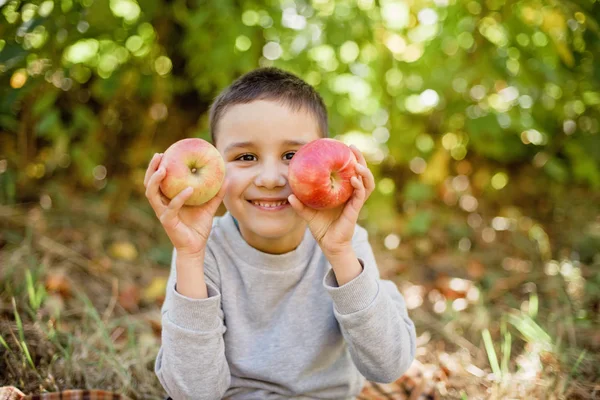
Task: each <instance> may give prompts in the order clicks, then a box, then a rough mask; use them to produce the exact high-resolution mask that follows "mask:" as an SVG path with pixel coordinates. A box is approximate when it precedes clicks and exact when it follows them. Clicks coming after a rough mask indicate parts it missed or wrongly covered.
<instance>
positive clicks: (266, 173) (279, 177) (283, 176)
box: [254, 161, 287, 189]
mask: <svg viewBox="0 0 600 400" xmlns="http://www.w3.org/2000/svg"><path fill="white" fill-rule="evenodd" d="M286 182H287V165H285V164H283V163H281V162H278V161H270V162H263V163H262V164H261V166H260V171H259V172H258V174H257V175H256V178H255V180H254V183H255V184H256V186H262V187H264V188H266V189H273V188H276V187H282V186H285V184H286Z"/></svg>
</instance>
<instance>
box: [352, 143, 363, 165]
mask: <svg viewBox="0 0 600 400" xmlns="http://www.w3.org/2000/svg"><path fill="white" fill-rule="evenodd" d="M350 149H351V150H352V152H353V153H354V156H355V157H356V161H357V162H358V163H359V164H360V165H364V166H365V167H366V166H367V161H366V160H365V157H364V156H363V154H362V152H361V151H360V150H359V149H358V147H356V146H355V145H353V144H351V145H350Z"/></svg>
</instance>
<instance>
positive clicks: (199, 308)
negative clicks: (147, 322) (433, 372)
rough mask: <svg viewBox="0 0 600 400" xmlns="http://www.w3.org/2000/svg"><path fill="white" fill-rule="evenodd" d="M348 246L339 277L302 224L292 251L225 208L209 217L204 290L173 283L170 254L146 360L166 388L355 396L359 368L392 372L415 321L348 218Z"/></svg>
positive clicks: (248, 395) (407, 350) (178, 394)
mask: <svg viewBox="0 0 600 400" xmlns="http://www.w3.org/2000/svg"><path fill="white" fill-rule="evenodd" d="M352 245H353V248H354V251H355V253H356V255H357V257H358V259H359V262H360V263H361V265H362V266H363V271H362V273H361V274H360V275H359V276H358V277H356V278H355V279H354V280H352V281H350V282H348V283H347V284H345V285H343V286H341V287H338V285H337V282H336V279H335V275H334V274H333V270H332V269H331V265H330V264H329V262H328V261H327V259H326V258H325V256H324V255H323V252H322V251H321V249H320V248H319V246H318V245H317V243H316V241H315V240H314V238H313V236H312V235H311V233H310V231H309V230H308V229H306V232H305V235H304V238H303V240H302V242H301V243H300V245H299V246H298V247H297V248H296V249H295V250H293V251H291V252H289V253H285V254H280V255H273V254H267V253H263V252H261V251H259V250H257V249H255V248H253V247H251V246H250V245H249V244H248V243H246V241H245V240H244V239H243V237H242V236H241V234H240V232H239V230H238V228H237V226H236V224H235V220H234V219H233V217H232V216H231V214H229V213H226V214H225V215H224V216H223V217H215V220H214V223H213V228H212V231H211V234H210V238H209V241H208V244H207V247H206V255H205V261H204V271H205V277H206V284H207V289H208V296H209V297H208V298H207V299H191V298H187V297H185V296H182V295H181V294H179V293H178V292H177V288H176V275H175V274H176V268H175V258H176V257H177V255H176V252H174V253H173V261H172V264H171V274H170V277H169V281H168V284H167V293H166V298H165V302H164V304H163V306H162V345H161V347H160V350H159V352H158V355H157V358H156V363H155V373H156V375H157V376H158V379H159V381H160V383H161V384H162V386H163V388H164V389H165V390H166V392H167V393H168V394H169V396H171V397H172V398H173V399H174V400H182V399H194V400H200V399H221V398H227V399H235V400H237V399H267V400H268V399H291V398H293V399H354V398H355V397H356V396H357V395H358V394H359V393H360V391H361V389H362V386H363V384H364V383H365V378H367V379H369V380H371V381H376V382H392V381H394V380H396V379H397V378H399V377H400V376H401V375H402V374H403V373H404V372H405V371H406V370H407V369H408V367H409V366H410V364H411V362H412V361H413V359H414V356H415V327H414V325H413V322H412V321H411V320H410V318H409V317H408V313H407V311H406V305H405V302H404V298H403V297H402V295H401V294H400V293H399V291H398V289H397V287H396V285H395V284H394V283H392V282H390V281H386V280H382V279H380V277H379V271H378V269H377V265H376V263H375V258H374V256H373V251H372V249H371V246H370V245H369V241H368V237H367V232H366V230H365V229H364V228H362V227H360V226H358V225H357V226H356V229H355V231H354V236H353V239H352Z"/></svg>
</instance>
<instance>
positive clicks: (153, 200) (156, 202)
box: [146, 167, 169, 216]
mask: <svg viewBox="0 0 600 400" xmlns="http://www.w3.org/2000/svg"><path fill="white" fill-rule="evenodd" d="M164 177H165V169H164V167H160V168H159V169H158V171H156V172H155V173H153V174H152V176H151V177H150V180H149V181H148V185H147V186H146V197H147V198H148V201H149V202H150V205H151V206H152V208H153V209H154V211H155V212H156V215H157V216H159V215H161V214H162V213H163V212H164V208H165V206H166V204H168V203H169V202H168V201H167V202H165V201H163V200H162V198H161V196H164V195H163V194H162V193H161V192H160V188H159V185H160V182H161V181H162V180H163V178H164Z"/></svg>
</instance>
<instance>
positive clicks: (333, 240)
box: [288, 145, 375, 256]
mask: <svg viewBox="0 0 600 400" xmlns="http://www.w3.org/2000/svg"><path fill="white" fill-rule="evenodd" d="M350 149H352V152H353V153H354V155H355V156H356V160H357V161H358V162H357V163H356V164H355V168H356V172H357V173H358V176H354V177H352V179H351V180H350V182H351V183H352V186H354V192H353V193H352V196H351V197H350V199H348V201H347V202H346V203H345V204H344V205H342V206H340V207H338V208H334V209H330V210H315V209H313V208H310V207H308V206H306V205H304V204H303V203H302V202H301V201H300V200H298V198H297V197H296V196H295V195H293V194H292V195H290V196H289V197H288V201H289V202H290V204H291V206H292V208H293V209H294V210H295V211H296V212H297V213H298V215H300V217H302V218H303V219H304V220H305V221H306V222H307V223H308V228H309V229H310V231H311V233H312V234H313V236H314V237H315V239H316V240H317V243H319V246H320V247H321V249H322V250H323V253H325V255H326V256H328V255H331V256H337V255H340V254H342V253H344V252H347V251H349V250H350V249H351V248H352V235H353V234H354V226H355V225H356V222H357V220H358V213H359V212H360V210H361V208H362V206H363V205H364V204H365V201H367V199H368V198H369V196H370V195H371V193H373V189H374V188H375V178H374V177H373V174H372V173H371V171H370V170H369V168H368V167H367V163H366V161H365V158H364V157H363V155H362V153H361V152H360V150H358V148H356V146H354V145H351V146H350Z"/></svg>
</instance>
